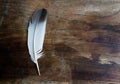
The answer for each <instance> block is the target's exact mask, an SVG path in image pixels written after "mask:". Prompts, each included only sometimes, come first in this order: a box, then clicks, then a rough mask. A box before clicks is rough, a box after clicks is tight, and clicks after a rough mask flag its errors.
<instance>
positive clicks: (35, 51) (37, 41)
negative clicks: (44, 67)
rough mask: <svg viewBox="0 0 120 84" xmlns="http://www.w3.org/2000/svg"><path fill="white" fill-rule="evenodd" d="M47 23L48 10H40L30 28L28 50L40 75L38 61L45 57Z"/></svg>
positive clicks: (34, 16) (33, 17)
mask: <svg viewBox="0 0 120 84" xmlns="http://www.w3.org/2000/svg"><path fill="white" fill-rule="evenodd" d="M46 22H47V10H46V9H39V10H37V11H36V12H35V13H34V14H33V16H32V19H31V21H30V22H29V26H28V50H29V54H30V57H31V60H32V61H33V62H34V63H35V64H36V66H37V70H38V74H39V75H40V70H39V65H38V61H37V60H38V59H39V58H40V57H42V56H43V52H42V50H43V43H44V38H45V31H46Z"/></svg>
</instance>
